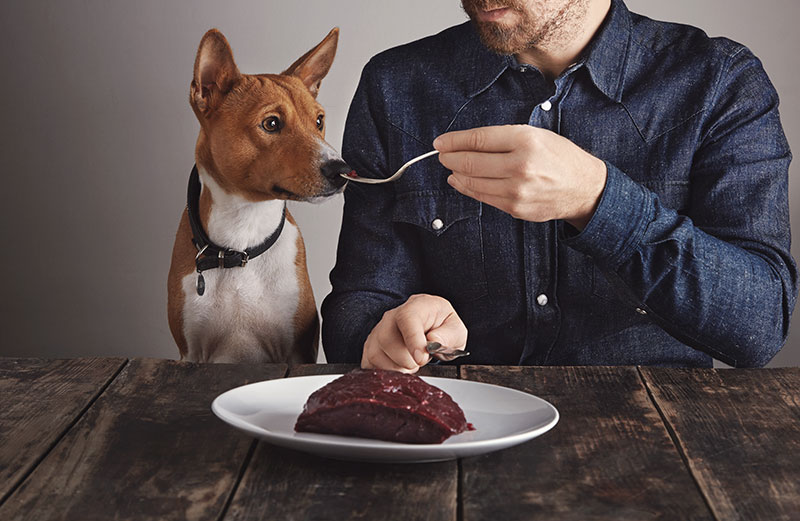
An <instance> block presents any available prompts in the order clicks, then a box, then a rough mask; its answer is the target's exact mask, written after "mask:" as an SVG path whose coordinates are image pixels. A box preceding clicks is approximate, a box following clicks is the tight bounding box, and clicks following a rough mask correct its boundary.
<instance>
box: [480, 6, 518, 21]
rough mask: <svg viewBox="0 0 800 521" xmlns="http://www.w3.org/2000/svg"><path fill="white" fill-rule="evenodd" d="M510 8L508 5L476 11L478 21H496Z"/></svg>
mask: <svg viewBox="0 0 800 521" xmlns="http://www.w3.org/2000/svg"><path fill="white" fill-rule="evenodd" d="M510 10H511V9H509V8H508V7H501V8H500V9H492V10H491V11H478V21H480V22H496V21H497V20H499V19H501V18H503V17H504V16H505V15H506V13H508V12H509V11H510Z"/></svg>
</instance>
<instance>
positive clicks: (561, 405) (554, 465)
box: [461, 366, 713, 521]
mask: <svg viewBox="0 0 800 521" xmlns="http://www.w3.org/2000/svg"><path fill="white" fill-rule="evenodd" d="M461 371H462V373H461V377H462V378H464V379H469V380H477V381H481V382H487V383H494V384H499V385H503V386H507V387H512V388H515V389H519V390H522V391H525V392H529V393H532V394H535V395H537V396H540V397H542V398H544V399H545V400H548V401H549V402H550V403H552V404H553V405H555V407H556V408H557V409H558V410H559V413H560V415H561V418H560V420H559V423H558V425H556V426H555V427H554V428H553V430H551V431H550V432H548V433H546V434H544V435H543V436H541V437H539V438H535V439H533V440H531V441H529V442H526V443H524V444H522V445H518V446H516V447H512V448H509V449H506V450H504V451H500V452H495V453H490V454H486V455H484V456H478V457H474V458H466V459H464V460H463V461H462V462H461V464H462V471H463V486H462V487H463V519H464V520H470V521H472V520H483V519H498V520H499V519H502V520H504V521H506V520H516V519H526V520H537V519H545V520H553V519H558V520H580V521H584V520H606V519H607V520H615V521H618V520H637V521H640V520H651V519H663V520H676V519H680V520H701V519H713V518H712V516H711V513H710V511H709V509H708V507H707V505H706V504H705V503H704V501H703V498H702V496H701V494H700V492H699V490H698V489H697V487H696V485H695V483H694V481H693V480H692V477H691V475H690V474H689V471H688V470H687V468H686V467H685V465H684V464H683V462H682V460H681V458H680V455H679V454H678V452H677V450H676V448H675V446H674V445H673V443H672V441H671V439H670V437H669V434H668V432H667V429H666V427H665V426H664V424H663V422H662V420H661V417H660V416H659V414H658V412H657V410H656V409H655V407H654V406H653V404H652V402H651V401H650V398H649V396H648V394H647V390H646V388H645V386H644V384H643V383H642V380H641V378H640V377H639V374H638V372H637V370H636V368H633V367H617V368H611V367H475V366H463V367H462V369H461Z"/></svg>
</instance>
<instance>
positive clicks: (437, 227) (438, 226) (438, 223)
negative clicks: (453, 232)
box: [431, 219, 444, 231]
mask: <svg viewBox="0 0 800 521" xmlns="http://www.w3.org/2000/svg"><path fill="white" fill-rule="evenodd" d="M431 228H433V229H434V230H436V231H439V230H441V229H442V228H444V223H443V222H442V220H441V219H434V220H433V222H432V223H431Z"/></svg>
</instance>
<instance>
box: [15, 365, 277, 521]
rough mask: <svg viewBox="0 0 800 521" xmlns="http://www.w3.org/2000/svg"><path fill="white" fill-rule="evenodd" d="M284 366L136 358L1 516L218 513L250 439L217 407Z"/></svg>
mask: <svg viewBox="0 0 800 521" xmlns="http://www.w3.org/2000/svg"><path fill="white" fill-rule="evenodd" d="M285 371H286V366H284V365H268V366H259V365H255V364H249V365H221V364H220V365H212V364H205V365H201V364H192V363H184V362H175V361H168V360H150V359H146V360H133V361H131V362H130V363H129V364H128V366H127V367H125V369H124V370H123V371H122V372H121V373H120V375H119V376H118V377H117V378H116V379H115V380H114V382H113V383H112V384H111V385H110V386H109V387H108V389H106V391H105V392H104V393H103V395H102V396H101V397H100V398H98V400H97V401H96V402H95V403H94V405H93V406H92V407H91V408H90V409H89V410H88V411H87V412H86V414H84V416H83V417H82V418H81V420H80V421H79V422H78V423H77V424H76V425H75V426H74V427H73V428H72V429H71V430H70V431H69V432H68V433H67V435H66V436H64V438H63V439H62V441H61V442H60V443H59V444H58V446H56V448H55V449H54V450H53V451H52V452H50V454H49V455H48V456H47V457H46V458H45V459H44V461H42V462H41V463H40V464H39V466H38V467H37V468H36V470H35V471H34V472H33V473H32V474H31V475H30V477H29V478H28V479H27V480H26V481H25V482H24V483H23V484H22V486H20V488H19V489H18V490H17V491H16V492H15V493H14V494H13V495H12V496H11V497H10V498H9V499H8V500H7V501H6V503H5V504H4V505H3V506H2V508H0V519H3V520H16V519H19V520H22V519H37V520H41V519H81V520H95V519H97V520H106V519H148V520H169V519H214V520H215V519H218V516H219V515H220V513H221V512H222V510H223V508H224V505H225V502H226V500H227V499H228V497H229V496H230V494H231V493H232V490H233V489H234V487H235V484H236V483H237V481H238V478H239V476H240V469H241V467H242V465H243V461H245V460H246V456H247V455H248V454H249V451H250V449H251V447H252V445H253V441H252V439H251V438H249V437H247V436H245V435H244V434H241V433H239V432H237V431H236V430H235V429H233V428H231V427H229V426H228V425H226V424H225V423H223V422H222V421H220V420H219V419H217V418H216V417H215V416H214V415H213V413H212V412H211V410H210V405H211V402H212V400H213V399H214V398H215V397H216V396H217V395H218V394H220V393H222V392H224V391H226V390H228V389H231V388H233V387H236V386H239V385H243V384H245V383H248V382H253V381H258V380H265V379H271V378H279V377H282V376H283V375H284V374H285Z"/></svg>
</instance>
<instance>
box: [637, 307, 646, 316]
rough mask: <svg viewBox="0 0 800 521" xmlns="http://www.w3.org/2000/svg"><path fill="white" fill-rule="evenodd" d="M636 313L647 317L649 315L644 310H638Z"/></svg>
mask: <svg viewBox="0 0 800 521" xmlns="http://www.w3.org/2000/svg"><path fill="white" fill-rule="evenodd" d="M636 312H637V313H639V314H640V315H646V314H647V311H645V310H643V309H642V308H636Z"/></svg>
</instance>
